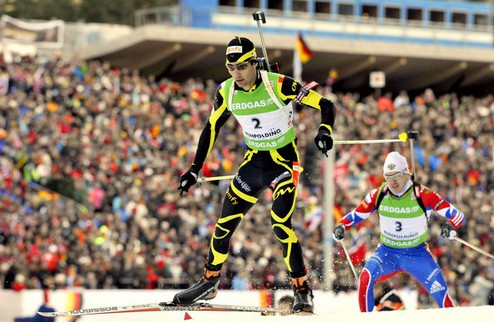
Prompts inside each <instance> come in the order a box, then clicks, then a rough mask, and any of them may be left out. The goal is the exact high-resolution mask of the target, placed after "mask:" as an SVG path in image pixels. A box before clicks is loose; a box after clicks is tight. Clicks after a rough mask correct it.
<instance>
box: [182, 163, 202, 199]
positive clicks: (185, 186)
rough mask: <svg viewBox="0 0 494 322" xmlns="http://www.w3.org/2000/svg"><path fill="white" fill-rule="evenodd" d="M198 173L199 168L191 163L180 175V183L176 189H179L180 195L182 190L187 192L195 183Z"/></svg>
mask: <svg viewBox="0 0 494 322" xmlns="http://www.w3.org/2000/svg"><path fill="white" fill-rule="evenodd" d="M198 173H199V169H198V168H197V166H196V165H192V166H191V167H190V169H189V170H187V172H185V173H184V174H182V176H181V177H180V184H179V186H178V190H180V195H182V193H184V192H188V191H189V188H190V187H192V186H193V185H195V184H196V182H197V174H198Z"/></svg>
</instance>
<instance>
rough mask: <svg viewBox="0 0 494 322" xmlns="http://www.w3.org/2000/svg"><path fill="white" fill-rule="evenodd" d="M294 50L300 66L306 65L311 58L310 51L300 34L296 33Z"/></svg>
mask: <svg viewBox="0 0 494 322" xmlns="http://www.w3.org/2000/svg"><path fill="white" fill-rule="evenodd" d="M295 48H296V50H297V52H298V57H299V59H300V61H301V62H302V64H305V63H307V62H308V61H309V60H310V59H311V58H312V56H313V53H312V50H310V49H309V47H308V46H307V44H306V43H305V41H304V39H303V38H302V34H301V33H300V32H298V33H297V43H296V45H295Z"/></svg>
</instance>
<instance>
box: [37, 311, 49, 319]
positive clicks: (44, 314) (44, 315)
mask: <svg viewBox="0 0 494 322" xmlns="http://www.w3.org/2000/svg"><path fill="white" fill-rule="evenodd" d="M36 314H38V315H41V316H43V317H45V318H51V317H53V313H52V312H40V311H38V312H36Z"/></svg>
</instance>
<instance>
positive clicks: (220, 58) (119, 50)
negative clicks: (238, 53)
mask: <svg viewBox="0 0 494 322" xmlns="http://www.w3.org/2000/svg"><path fill="white" fill-rule="evenodd" d="M236 35H239V36H245V37H247V38H250V39H251V40H252V41H253V42H254V44H256V46H257V54H258V56H262V48H261V44H260V37H259V34H258V33H248V32H247V33H244V32H243V33H241V34H237V33H236V32H235V31H220V30H210V29H196V28H194V29H192V28H184V27H176V26H164V25H146V26H142V27H138V28H136V29H134V30H133V31H132V32H131V33H130V34H129V35H126V36H125V37H123V38H121V39H116V40H112V41H110V42H108V43H104V44H95V45H93V46H89V47H87V48H85V49H84V50H83V51H82V52H81V53H80V54H81V57H82V58H83V59H100V60H105V61H109V62H110V63H111V64H112V65H114V66H119V67H128V68H132V69H139V70H141V72H142V73H143V74H144V75H146V74H155V75H156V76H158V77H163V76H164V77H168V78H171V79H173V80H176V81H184V80H186V79H188V78H195V77H200V78H202V79H213V80H215V81H217V82H220V81H222V80H224V79H226V78H227V77H229V74H228V72H227V70H226V68H225V67H224V63H225V47H226V44H227V43H228V41H229V40H230V39H231V38H232V37H233V36H236ZM263 36H264V40H265V43H266V47H267V52H268V56H269V57H268V58H269V61H270V63H271V64H272V63H275V62H277V63H279V65H280V68H281V71H282V73H284V74H287V75H291V73H292V70H293V68H292V64H293V51H294V46H295V36H289V35H273V34H263ZM304 40H305V42H306V43H307V45H308V46H309V47H310V49H311V50H312V51H313V52H314V56H313V57H312V59H311V60H310V61H309V62H308V63H306V64H304V65H303V78H304V80H305V81H310V80H315V81H317V82H319V83H321V84H324V83H325V81H326V79H327V76H328V72H329V71H330V69H332V68H334V69H336V70H337V71H338V78H337V80H336V83H335V84H334V88H335V90H338V91H359V92H361V93H362V94H368V93H371V92H373V91H374V89H371V88H370V87H369V73H370V72H372V71H384V72H385V74H386V87H385V88H383V89H382V91H383V92H393V93H397V92H398V91H400V90H402V89H404V90H407V91H409V92H410V93H412V94H413V92H419V91H422V90H423V89H425V88H428V87H429V88H432V89H434V90H435V91H436V92H438V93H445V92H458V93H464V94H476V95H486V94H488V93H492V90H493V89H494V50H493V49H470V48H464V47H445V46H435V45H426V44H424V45H417V44H406V43H384V42H376V41H363V40H336V39H326V38H318V37H304Z"/></svg>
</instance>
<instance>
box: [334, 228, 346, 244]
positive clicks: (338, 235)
mask: <svg viewBox="0 0 494 322" xmlns="http://www.w3.org/2000/svg"><path fill="white" fill-rule="evenodd" d="M343 238H345V226H343V225H342V224H339V225H338V226H336V228H335V229H334V231H333V239H334V240H336V241H337V242H340V241H342V240H343Z"/></svg>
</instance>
